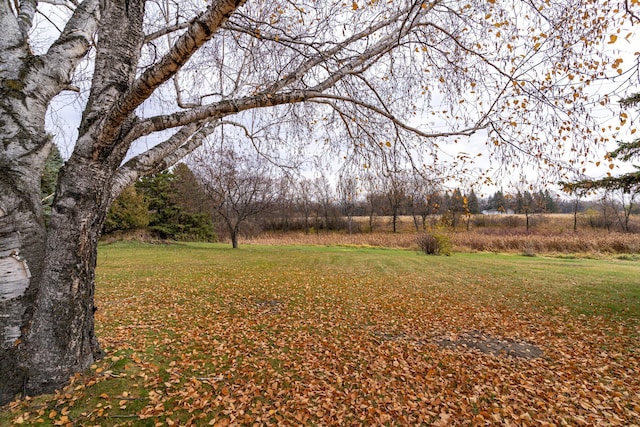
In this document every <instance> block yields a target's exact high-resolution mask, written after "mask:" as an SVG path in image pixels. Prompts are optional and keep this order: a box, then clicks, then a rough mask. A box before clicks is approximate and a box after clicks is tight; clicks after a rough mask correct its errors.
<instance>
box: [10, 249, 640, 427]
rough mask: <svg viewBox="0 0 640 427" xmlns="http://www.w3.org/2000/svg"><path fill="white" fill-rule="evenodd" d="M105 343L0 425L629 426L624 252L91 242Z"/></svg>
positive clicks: (632, 357)
mask: <svg viewBox="0 0 640 427" xmlns="http://www.w3.org/2000/svg"><path fill="white" fill-rule="evenodd" d="M96 282H97V292H96V299H97V305H98V307H99V309H98V311H97V313H96V317H97V332H98V335H99V338H100V341H101V343H102V345H103V347H104V349H105V350H106V352H107V356H106V358H105V359H104V360H102V361H100V362H98V363H96V365H95V366H93V367H92V369H91V371H90V372H88V373H86V374H85V375H83V376H80V375H79V376H77V377H76V378H75V379H74V381H73V383H72V384H71V385H70V386H69V387H68V388H67V389H65V390H61V391H60V392H59V393H57V394H55V395H49V396H42V397H38V398H34V399H29V400H26V401H17V402H14V403H13V404H11V405H10V407H8V408H6V409H4V410H2V411H0V425H12V423H16V424H20V423H21V424H23V425H51V424H55V425H78V426H79V425H82V426H86V425H100V426H113V425H133V426H146V425H148V426H161V425H228V424H231V425H256V424H257V425H278V424H280V425H421V424H422V425H486V424H494V425H503V424H504V425H553V424H555V425H563V424H568V425H625V426H630V425H640V376H639V375H638V372H640V263H639V262H637V261H628V260H619V259H561V258H546V257H541V256H538V257H524V256H521V255H518V254H511V255H495V254H491V253H458V254H454V255H453V256H451V257H429V256H425V255H422V254H419V253H417V252H416V251H411V250H394V249H380V248H358V247H337V246H333V247H323V246H277V247H276V246H273V247H270V246H262V245H245V246H242V245H241V247H240V249H237V250H233V249H231V248H230V247H229V246H228V245H222V244H213V245H212V244H173V245H143V244H137V243H116V244H111V245H103V246H101V248H100V257H99V264H98V270H97V278H96Z"/></svg>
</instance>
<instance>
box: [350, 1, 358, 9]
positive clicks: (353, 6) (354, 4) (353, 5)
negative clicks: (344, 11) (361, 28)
mask: <svg viewBox="0 0 640 427" xmlns="http://www.w3.org/2000/svg"><path fill="white" fill-rule="evenodd" d="M351 8H352V9H353V10H358V3H356V2H353V4H352V5H351Z"/></svg>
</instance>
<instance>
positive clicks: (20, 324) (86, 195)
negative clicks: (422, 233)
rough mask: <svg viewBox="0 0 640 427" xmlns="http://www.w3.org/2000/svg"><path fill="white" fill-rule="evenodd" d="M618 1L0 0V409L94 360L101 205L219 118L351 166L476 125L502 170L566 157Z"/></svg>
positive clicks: (588, 135) (207, 134) (188, 146)
mask: <svg viewBox="0 0 640 427" xmlns="http://www.w3.org/2000/svg"><path fill="white" fill-rule="evenodd" d="M245 3H246V4H245ZM631 4H635V3H634V2H631ZM617 6H618V5H617V3H616V2H612V1H606V0H600V1H584V0H567V1H557V2H555V1H538V0H531V1H517V2H506V1H505V2H503V1H502V0H469V1H468V2H465V1H454V0H431V1H424V2H423V1H411V0H399V1H392V2H381V1H370V2H365V1H362V0H356V1H353V2H344V1H342V0H340V1H333V0H328V1H323V2H297V1H285V0H282V1H280V0H269V1H266V0H249V1H245V0H212V1H209V2H202V1H198V2H196V1H190V0H181V1H164V0H155V1H146V0H81V1H80V0H55V1H54V0H47V1H46V2H45V1H41V2H38V0H16V1H8V0H5V1H2V2H0V27H1V28H2V29H3V37H1V38H0V58H1V60H0V139H1V144H0V378H2V381H0V401H2V402H5V401H7V400H8V399H11V398H12V397H13V396H14V394H15V393H16V392H19V391H24V392H25V393H27V394H34V393H41V392H46V391H50V390H53V389H54V388H56V387H59V386H61V385H62V384H64V383H65V382H66V381H67V379H68V378H69V376H70V375H71V374H73V373H74V372H78V371H82V370H83V369H85V368H87V367H88V366H90V365H91V364H92V363H93V361H94V360H96V358H99V357H101V355H102V351H101V349H100V345H99V342H98V340H97V338H96V336H95V334H94V318H93V313H94V310H95V307H94V301H93V298H94V287H95V285H94V279H95V274H94V271H95V266H96V254H97V241H98V238H99V233H100V230H101V229H102V226H103V223H104V220H105V217H106V213H107V210H108V208H109V206H110V204H111V203H112V202H113V200H114V199H115V198H116V197H117V196H118V195H119V194H120V193H121V192H122V191H123V189H125V188H127V187H128V186H129V185H131V184H132V183H134V182H135V181H136V180H137V179H139V178H140V177H142V176H145V175H148V174H152V173H155V172H158V171H161V170H163V169H166V168H167V167H169V166H171V165H173V164H174V163H176V162H177V161H178V160H180V159H181V158H183V157H184V156H185V155H187V154H188V153H190V152H192V151H193V150H194V149H196V148H197V147H198V146H199V145H200V144H202V143H203V141H205V140H206V139H216V138H217V137H218V135H219V133H217V129H218V128H219V127H220V126H221V125H223V124H224V125H227V126H236V127H238V128H239V129H244V132H246V133H247V135H250V136H251V137H250V138H247V141H250V142H251V143H252V144H253V145H254V147H255V149H256V150H258V151H260V152H261V153H262V154H263V155H266V156H272V157H274V158H275V157H278V156H286V155H288V154H290V153H293V152H296V151H297V152H305V151H306V150H310V149H311V147H318V148H319V149H323V150H324V149H326V150H327V151H329V152H331V150H335V151H333V153H334V154H335V153H336V152H340V153H344V157H346V158H350V159H351V158H353V159H356V161H359V160H358V159H366V158H368V157H372V156H384V155H385V152H386V150H387V147H389V146H390V144H394V145H396V146H400V147H402V149H403V150H404V152H405V153H406V155H407V156H406V158H407V161H409V162H411V161H414V166H415V167H417V168H422V167H427V168H428V167H429V165H430V164H431V163H433V162H435V161H437V160H439V159H443V158H445V157H446V155H447V154H448V153H447V151H446V149H445V147H447V143H448V142H453V141H454V140H456V139H457V140H458V141H459V142H463V141H464V138H466V137H467V136H470V135H473V134H475V133H478V132H483V135H485V137H486V141H487V145H488V146H489V147H493V148H494V149H495V150H494V151H493V152H494V153H499V157H498V159H499V160H501V161H512V162H514V163H521V161H519V160H518V156H525V157H526V158H534V159H538V160H540V164H545V163H547V164H552V163H553V162H555V161H556V160H558V159H560V158H561V157H562V155H563V154H564V153H565V151H568V152H570V154H572V155H573V157H572V161H573V162H577V163H579V162H580V158H579V156H580V155H582V154H584V153H585V152H586V150H587V149H588V147H592V146H593V144H592V143H594V142H598V141H599V140H600V138H601V135H600V134H598V133H597V132H596V131H595V129H598V127H597V126H594V122H593V121H592V120H591V119H590V118H589V117H588V113H589V111H590V110H591V103H592V102H593V97H590V96H589V95H590V93H589V92H588V85H589V84H590V83H592V82H594V81H596V80H598V79H603V78H607V77H608V73H609V72H613V74H614V76H617V75H618V73H617V70H620V74H621V75H622V77H625V74H624V73H623V70H622V68H623V65H625V64H622V63H621V61H620V59H621V58H615V57H614V58H607V57H606V56H604V54H603V53H602V52H603V50H602V49H601V46H602V44H603V43H605V42H613V41H615V40H614V37H615V38H616V39H620V40H623V39H624V36H625V34H618V33H616V30H617V29H618V28H619V26H620V23H621V21H622V20H624V19H627V17H626V16H625V11H624V8H620V10H618V9H619V8H618V7H617ZM45 9H46V11H45ZM41 11H44V12H43V13H42V14H41V13H40V12H41ZM43 17H44V18H47V19H49V20H50V21H51V22H53V23H54V24H55V25H53V26H51V27H50V28H49V30H47V31H41V30H42V28H43V27H42V26H43V25H45V21H46V20H45V19H43ZM52 17H53V18H52ZM88 74H89V75H88ZM74 92H77V97H78V98H77V100H76V104H77V105H80V106H81V116H80V115H79V117H80V118H79V119H78V122H77V123H75V122H74V123H68V124H66V125H65V126H61V128H77V135H75V136H74V141H75V142H74V144H73V147H72V150H71V152H70V155H69V157H68V159H67V160H66V162H65V164H64V167H63V169H62V170H61V173H60V176H59V179H58V183H57V187H56V191H55V196H54V200H53V202H52V209H51V217H50V220H49V222H48V224H47V225H45V221H44V219H43V212H42V204H41V200H40V194H41V188H40V185H41V184H40V176H41V175H42V170H43V167H44V163H45V159H46V158H47V155H48V153H49V152H50V151H51V149H52V146H53V144H54V142H55V141H54V140H52V138H51V137H50V136H49V135H48V133H47V130H48V128H47V126H48V125H47V123H48V121H47V120H46V118H47V114H52V113H55V112H56V108H57V107H56V106H57V105H59V103H57V101H58V100H59V99H60V97H61V96H67V94H69V93H71V94H73V93H74ZM596 101H598V102H599V101H602V102H603V103H605V104H606V103H607V101H608V98H607V97H606V96H603V97H602V98H601V99H597V100H596ZM247 123H251V126H248V125H247ZM549 128H553V132H548V129H549ZM575 135H578V136H576V137H575V138H574V136H575ZM421 154H426V155H428V157H421ZM416 159H421V160H418V161H415V160H416ZM422 159H426V160H422ZM362 161H363V162H364V161H366V160H362ZM422 162H424V163H425V165H422Z"/></svg>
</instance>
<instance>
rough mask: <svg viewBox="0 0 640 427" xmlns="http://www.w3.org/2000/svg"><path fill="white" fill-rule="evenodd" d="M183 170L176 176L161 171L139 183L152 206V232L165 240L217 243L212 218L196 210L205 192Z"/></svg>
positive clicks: (150, 210)
mask: <svg viewBox="0 0 640 427" xmlns="http://www.w3.org/2000/svg"><path fill="white" fill-rule="evenodd" d="M184 168H186V166H184ZM184 168H183V167H179V168H178V174H177V175H176V174H174V173H173V172H171V171H162V172H160V173H157V174H155V175H152V176H149V177H144V178H142V179H141V180H140V181H138V183H136V188H137V189H138V190H139V191H140V192H142V193H143V194H144V197H145V200H146V201H147V203H148V205H149V213H150V220H149V229H150V230H151V231H152V232H153V233H154V234H156V235H157V236H158V237H160V238H162V239H175V240H204V241H215V240H216V236H215V232H214V230H213V222H212V219H211V214H209V213H208V212H206V211H202V210H199V209H197V204H198V202H197V199H198V197H197V195H198V194H199V193H200V194H201V193H202V188H201V187H200V186H199V184H198V183H197V182H196V181H195V180H193V181H192V179H191V177H192V175H193V174H192V173H191V171H190V170H189V172H188V173H187V172H186V171H185V169H184ZM187 169H188V168H187ZM194 196H195V197H194Z"/></svg>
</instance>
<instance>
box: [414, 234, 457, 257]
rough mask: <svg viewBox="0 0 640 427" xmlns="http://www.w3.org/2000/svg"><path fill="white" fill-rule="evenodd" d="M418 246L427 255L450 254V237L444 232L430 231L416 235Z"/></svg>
mask: <svg viewBox="0 0 640 427" xmlns="http://www.w3.org/2000/svg"><path fill="white" fill-rule="evenodd" d="M417 243H418V247H419V248H420V250H421V251H422V252H424V253H425V254H427V255H446V256H449V255H451V239H450V238H449V236H448V235H447V234H445V233H442V232H438V231H432V232H428V233H421V234H419V235H418V237H417Z"/></svg>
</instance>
